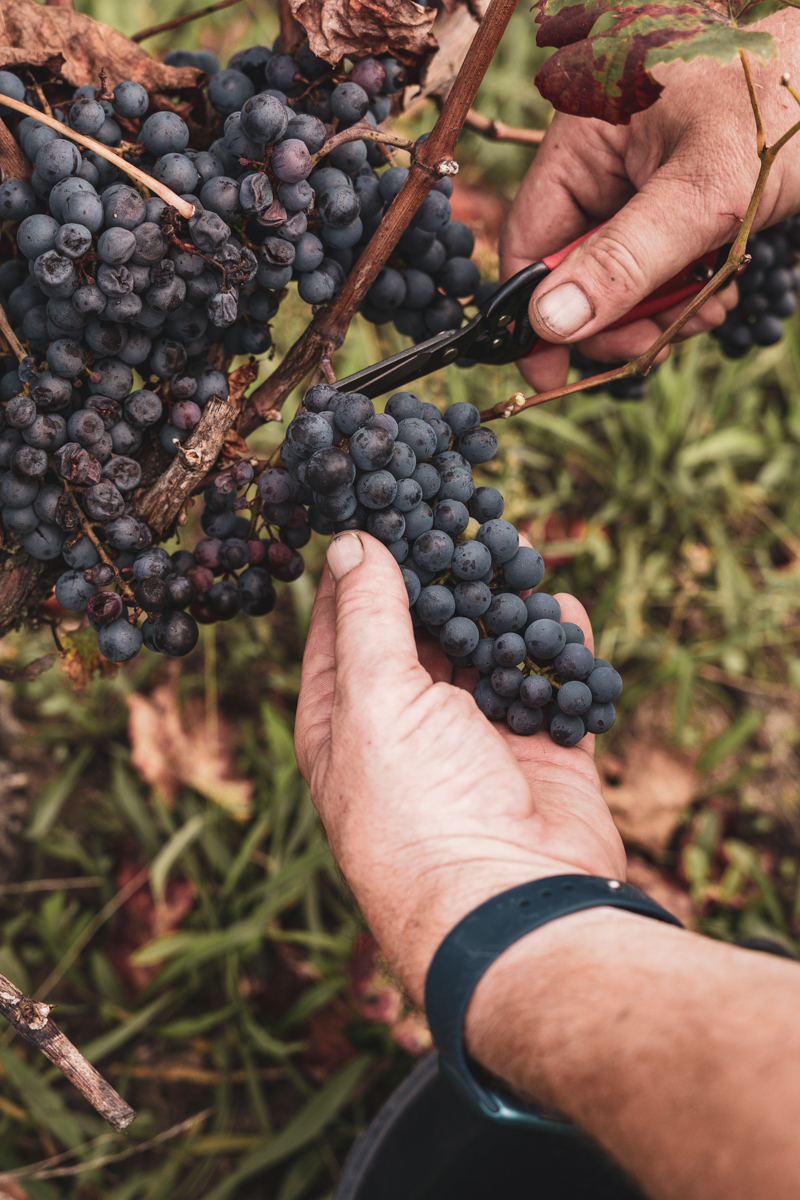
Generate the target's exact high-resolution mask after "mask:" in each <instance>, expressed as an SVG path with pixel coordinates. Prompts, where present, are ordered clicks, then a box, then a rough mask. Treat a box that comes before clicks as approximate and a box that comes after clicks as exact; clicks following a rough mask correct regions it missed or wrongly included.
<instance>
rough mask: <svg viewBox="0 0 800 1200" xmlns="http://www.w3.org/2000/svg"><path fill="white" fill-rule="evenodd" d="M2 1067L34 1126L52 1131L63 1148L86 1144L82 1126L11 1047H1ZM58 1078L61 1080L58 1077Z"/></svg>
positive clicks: (57, 1094) (0, 1062)
mask: <svg viewBox="0 0 800 1200" xmlns="http://www.w3.org/2000/svg"><path fill="white" fill-rule="evenodd" d="M0 1065H2V1067H3V1070H4V1072H5V1075H6V1078H7V1079H9V1080H10V1081H11V1083H13V1085H14V1087H15V1088H16V1089H17V1091H18V1092H19V1094H20V1097H21V1098H22V1101H23V1104H24V1106H25V1108H26V1109H27V1111H28V1112H29V1113H30V1116H31V1119H32V1120H33V1123H34V1124H35V1125H40V1126H42V1127H43V1128H45V1129H47V1130H49V1132H50V1133H52V1135H53V1137H55V1138H57V1139H58V1141H59V1142H60V1143H61V1145H62V1146H66V1147H69V1148H71V1147H74V1146H80V1145H81V1143H82V1142H83V1141H84V1140H85V1135H84V1132H83V1129H82V1128H81V1125H80V1122H79V1121H78V1119H77V1117H75V1116H74V1115H73V1114H72V1113H71V1112H70V1111H69V1108H68V1107H67V1104H66V1102H65V1100H64V1099H62V1097H61V1095H60V1094H59V1093H58V1092H56V1091H55V1090H54V1089H53V1088H52V1087H50V1085H49V1084H48V1083H47V1081H46V1080H45V1078H44V1076H43V1075H42V1074H41V1073H40V1072H39V1071H37V1070H34V1068H33V1067H31V1066H30V1065H29V1064H28V1063H26V1062H25V1060H24V1059H22V1058H20V1057H19V1055H18V1054H15V1052H14V1051H13V1050H12V1049H11V1048H10V1047H9V1046H0ZM59 1078H61V1076H60V1074H59Z"/></svg>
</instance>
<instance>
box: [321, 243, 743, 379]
mask: <svg viewBox="0 0 800 1200" xmlns="http://www.w3.org/2000/svg"><path fill="white" fill-rule="evenodd" d="M590 233H594V230H591V231H590ZM590 233H586V234H584V235H583V237H580V238H578V239H577V241H574V242H571V243H570V245H569V246H565V247H564V249H563V250H559V251H558V252H557V253H556V254H549V255H548V256H547V257H546V258H543V259H542V260H541V261H540V262H535V263H531V264H530V266H528V267H524V268H523V269H522V270H521V271H518V272H517V274H516V275H513V276H512V277H511V279H509V280H507V281H506V283H504V284H503V285H502V287H499V288H498V289H497V291H496V292H495V293H494V294H493V295H492V296H490V297H489V299H488V300H486V301H485V303H484V304H483V305H482V306H481V308H480V309H479V311H478V314H477V316H475V317H473V318H472V320H471V321H469V322H468V324H466V325H464V326H463V327H462V328H461V329H451V330H447V331H445V332H444V333H437V334H436V336H435V337H432V338H428V340H427V341H425V342H419V343H418V344H417V345H416V346H411V347H410V348H409V349H408V350H402V351H401V352H400V353H399V354H393V355H392V356H391V357H390V358H385V359H383V360H382V361H381V362H379V363H375V364H374V365H373V366H371V367H365V369H364V370H363V371H356V373H355V374H354V375H348V376H347V378H346V379H340V380H338V381H337V383H336V387H337V388H338V389H339V391H343V392H360V393H361V394H362V395H364V396H368V397H369V398H370V399H374V398H375V397H376V396H382V395H383V394H384V393H386V392H394V391H398V390H401V389H402V388H404V387H405V386H406V385H407V384H410V383H413V382H414V381H415V380H416V379H420V378H421V377H422V376H423V375H430V374H431V373H432V372H433V371H438V370H439V368H440V367H445V366H447V365H448V364H449V363H452V362H456V361H457V362H458V365H459V366H473V365H474V364H475V363H488V364H490V365H492V364H500V363H509V362H516V361H517V360H518V359H520V358H526V357H528V356H530V355H532V354H535V353H536V352H537V350H538V349H539V348H541V347H544V346H546V345H548V344H549V343H547V342H543V341H540V339H539V335H538V334H537V333H536V332H535V331H534V329H533V328H532V326H531V323H530V321H529V319H528V304H529V302H530V298H531V296H532V295H533V292H534V290H535V289H536V288H537V287H538V286H539V284H540V283H541V282H542V280H543V279H546V278H547V276H548V275H549V274H550V272H551V271H552V270H553V269H554V268H555V267H557V266H558V265H559V263H561V262H563V260H564V259H565V258H566V257H567V255H568V254H569V253H570V252H571V251H572V250H574V249H575V247H576V246H580V244H581V243H582V242H584V241H585V240H586V238H588V237H589V236H590ZM720 253H721V252H720V251H717V250H712V251H711V252H710V253H708V254H705V255H704V256H703V257H702V258H698V259H697V260H696V261H695V262H693V263H690V264H689V266H687V267H685V268H684V269H683V270H682V271H680V272H679V273H678V274H677V275H675V276H674V278H672V279H670V280H668V282H667V283H665V284H663V285H662V286H661V287H660V288H658V289H657V290H656V291H655V292H653V293H652V294H651V295H650V296H648V297H647V299H646V300H643V301H642V303H641V304H637V306H636V307H635V308H634V309H632V310H631V311H630V312H629V313H626V315H625V316H624V317H622V318H621V319H620V320H619V321H616V322H614V324H613V325H610V326H609V329H618V328H620V327H621V326H624V325H629V324H630V323H631V322H632V321H636V320H639V319H640V318H641V317H651V316H654V315H655V314H656V313H660V312H664V311H665V310H666V309H668V308H671V307H672V306H673V305H674V304H680V303H681V301H683V300H688V299H689V298H690V297H691V296H695V295H696V294H697V293H698V292H699V291H701V289H702V288H703V287H705V285H706V283H708V281H709V279H710V278H711V277H712V275H713V274H714V271H715V268H716V266H717V262H718V258H719V256H720Z"/></svg>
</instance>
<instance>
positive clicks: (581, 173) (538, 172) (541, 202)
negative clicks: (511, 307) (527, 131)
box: [500, 113, 633, 280]
mask: <svg viewBox="0 0 800 1200" xmlns="http://www.w3.org/2000/svg"><path fill="white" fill-rule="evenodd" d="M628 138H629V131H628V130H627V129H626V128H624V127H620V128H618V129H613V128H611V127H610V126H608V125H605V124H604V123H603V122H601V121H593V120H586V119H585V118H582V117H569V116H565V115H564V114H562V113H556V115H555V117H554V119H553V122H552V124H551V125H550V128H549V129H548V130H547V133H546V134H545V136H544V140H543V141H542V144H541V146H540V147H539V149H538V151H537V152H536V158H535V160H534V162H533V165H532V166H531V167H530V169H529V171H528V173H527V175H526V176H525V178H524V180H523V182H522V186H521V187H520V189H519V192H518V193H517V196H516V198H515V200H514V204H513V206H512V209H511V213H510V214H509V217H508V221H507V222H506V227H505V229H504V231H503V236H502V238H501V242H500V277H501V279H502V280H505V279H507V278H508V277H509V276H510V275H514V274H515V273H516V272H517V271H520V270H522V268H523V267H526V266H528V265H529V264H530V263H532V262H538V261H539V259H541V258H544V256H545V255H547V254H553V253H555V251H557V250H561V249H563V247H564V246H568V245H569V243H570V242H574V241H575V239H576V238H578V237H581V236H582V234H584V233H586V232H587V231H588V230H590V229H592V228H594V226H595V225H597V224H598V222H600V221H603V220H605V219H606V218H607V217H609V216H611V215H612V214H613V213H615V212H616V211H617V210H618V209H619V208H620V207H621V206H622V205H623V204H624V203H625V202H626V201H627V200H628V199H629V198H630V196H631V195H632V194H633V186H632V184H631V183H630V181H629V180H628V178H627V176H626V174H625V170H624V166H623V162H622V157H621V148H622V147H623V146H624V145H625V144H626V143H627V141H628Z"/></svg>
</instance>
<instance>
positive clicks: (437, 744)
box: [295, 533, 625, 999]
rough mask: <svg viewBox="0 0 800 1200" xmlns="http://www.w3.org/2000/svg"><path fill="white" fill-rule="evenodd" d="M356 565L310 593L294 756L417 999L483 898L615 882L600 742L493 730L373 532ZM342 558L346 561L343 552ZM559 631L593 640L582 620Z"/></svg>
mask: <svg viewBox="0 0 800 1200" xmlns="http://www.w3.org/2000/svg"><path fill="white" fill-rule="evenodd" d="M345 538H351V539H356V540H357V542H358V543H359V544H360V546H361V547H362V548H363V562H362V563H361V564H360V565H357V566H354V567H353V568H352V569H351V570H347V573H346V574H344V575H342V576H341V578H340V579H339V581H338V582H337V583H335V584H332V582H331V580H330V578H329V577H328V575H327V573H326V575H325V578H324V579H323V581H322V584H321V585H320V589H319V593H318V596H317V600H316V603H315V606H314V612H313V615H312V620H311V629H310V632H309V637H308V643H307V647H306V653H305V658H304V663H303V679H302V684H301V691H300V701H299V706H298V714H297V727H296V738H295V740H296V748H297V756H298V762H299V763H300V767H301V770H302V771H303V774H304V776H305V777H306V779H307V780H308V782H309V785H310V787H311V792H312V796H313V798H314V802H315V804H316V805H317V808H318V810H319V813H320V816H321V818H322V821H323V823H324V825H325V828H326V830H327V833H328V836H329V838H330V842H331V847H332V849H333V852H334V854H335V855H336V858H337V860H338V862H339V864H340V866H341V868H342V870H343V872H344V875H345V877H346V878H347V881H348V883H349V884H350V886H351V887H352V889H353V891H354V893H355V895H356V897H357V899H358V901H359V903H360V904H361V906H362V909H363V911H364V913H365V916H366V917H367V920H368V921H369V922H370V925H371V927H372V929H373V931H374V933H375V935H376V936H377V938H378V940H379V941H380V943H381V945H382V947H383V949H384V951H385V953H386V954H387V956H388V958H389V960H390V962H391V963H392V966H393V968H394V969H395V970H396V971H397V973H398V974H399V976H400V977H401V978H402V979H403V981H404V983H405V984H406V986H408V987H409V989H410V991H411V992H412V994H413V995H414V996H415V997H416V998H417V999H419V998H420V997H421V995H422V989H423V985H424V978H425V973H426V971H427V967H428V964H429V962H430V959H431V957H432V955H433V953H434V951H435V950H436V947H437V946H438V944H439V942H440V941H441V940H442V938H443V937H444V936H445V934H446V933H447V932H448V931H449V930H450V929H451V928H452V927H453V925H455V924H456V922H457V921H458V920H459V919H460V918H461V917H462V916H464V915H465V914H466V913H467V912H469V911H470V910H471V909H472V908H474V907H475V906H476V905H477V904H480V903H481V902H482V901H483V900H485V899H487V898H488V897H490V896H492V895H494V894H496V893H498V892H500V891H503V890H504V889H506V888H508V887H513V886H514V885H516V884H519V883H523V882H526V881H527V880H530V879H536V878H542V877H544V876H548V875H554V874H563V873H566V872H573V871H585V872H587V873H592V874H600V875H607V876H613V877H617V878H619V877H622V876H623V875H624V869H625V856H624V851H623V849H622V844H621V841H620V839H619V835H618V834H617V832H616V829H615V828H614V825H613V822H612V820H611V817H610V815H609V812H608V809H607V808H606V806H605V803H604V802H603V798H602V793H601V790H600V785H599V780H598V777H597V772H596V770H595V767H594V761H593V753H594V746H593V742H594V739H593V738H591V737H587V738H585V739H584V742H582V743H581V745H580V746H578V747H575V748H572V749H564V748H562V747H559V746H557V745H555V744H554V743H553V742H552V741H551V740H550V738H549V737H547V736H546V735H536V736H534V737H530V738H522V737H518V736H516V735H515V734H512V733H511V732H510V731H509V730H507V729H506V728H505V727H500V726H496V725H493V724H492V723H491V722H489V721H488V720H487V719H486V718H485V717H484V716H483V714H482V713H481V712H480V711H479V710H478V708H477V706H476V705H475V702H474V701H473V699H472V697H471V694H470V692H471V689H472V687H473V686H474V683H475V679H476V675H475V673H474V672H469V671H457V672H455V673H454V672H453V668H452V665H451V664H450V662H449V661H448V659H447V658H446V656H445V655H444V653H443V652H442V651H441V649H440V648H439V647H438V646H437V645H436V643H435V642H434V640H433V639H432V638H430V637H429V636H428V635H424V636H423V637H421V638H420V640H419V644H418V643H417V641H416V639H415V636H414V631H413V629H412V625H411V619H410V615H409V611H408V601H407V597H406V590H405V585H404V583H403V579H402V575H401V573H400V570H399V568H398V566H397V564H396V563H395V561H394V559H393V558H392V556H391V555H390V554H389V552H388V551H387V550H386V549H385V547H383V546H382V545H381V544H380V543H379V542H377V541H375V540H374V539H373V538H370V537H369V536H368V535H367V534H363V533H361V534H358V535H356V534H347V535H342V538H340V539H337V540H336V541H335V542H334V543H332V545H333V547H334V549H333V550H332V551H329V561H330V563H331V567H332V569H333V570H334V573H336V559H337V549H336V547H337V546H339V547H341V543H342V541H343V540H344V539H345ZM346 550H347V552H348V553H350V554H353V550H354V548H353V547H352V546H349V547H347V548H346ZM561 602H562V607H563V610H564V617H565V619H569V620H573V621H575V622H576V623H578V624H581V625H582V626H583V628H584V631H585V632H586V634H587V642H588V641H589V639H590V637H591V631H590V629H589V627H588V620H587V617H586V614H585V612H584V610H583V608H582V607H581V606H580V605H579V604H578V602H577V601H576V600H574V599H573V598H572V597H568V596H564V597H561Z"/></svg>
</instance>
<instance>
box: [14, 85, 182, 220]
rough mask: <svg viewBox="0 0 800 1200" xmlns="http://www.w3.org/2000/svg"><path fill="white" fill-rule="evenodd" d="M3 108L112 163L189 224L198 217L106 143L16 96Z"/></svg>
mask: <svg viewBox="0 0 800 1200" xmlns="http://www.w3.org/2000/svg"><path fill="white" fill-rule="evenodd" d="M3 105H4V107H6V108H13V109H14V111H15V112H18V113H22V114H23V116H26V117H35V119H36V120H37V121H39V122H40V123H41V124H42V125H47V126H49V128H50V129H55V131H56V133H57V134H59V135H60V136H61V137H63V138H68V139H69V140H70V141H71V142H77V144H78V145H79V146H85V147H86V149H87V150H93V151H94V152H95V154H99V155H100V157H101V158H105V159H107V160H108V162H110V163H113V164H114V166H115V167H118V168H119V170H120V171H124V172H125V174H126V175H129V176H130V178H131V179H135V180H136V181H137V182H138V183H141V184H142V185H143V186H144V187H146V188H148V190H149V191H151V192H155V194H156V195H157V196H160V197H161V199H162V200H163V201H164V202H165V203H166V204H169V205H171V206H172V208H177V210H178V212H179V213H180V214H181V216H182V217H185V218H186V220H187V221H188V219H189V217H191V216H192V215H193V213H194V205H193V204H189V202H188V201H187V200H181V198H180V196H176V195H175V193H174V192H173V191H172V190H171V189H170V188H168V187H165V186H164V184H163V183H159V181H158V180H157V179H153V177H152V175H147V174H145V172H144V171H140V170H139V168H138V167H135V166H134V165H133V163H129V162H126V160H125V159H124V158H123V157H122V155H121V154H118V153H117V152H116V151H115V150H111V149H109V147H108V146H104V145H103V143H102V142H96V141H95V140H94V138H90V137H85V136H84V135H83V134H82V133H76V132H75V130H74V129H70V127H69V125H62V123H61V122H60V121H57V120H56V119H55V117H50V116H48V115H47V113H43V112H39V110H38V108H32V107H31V105H30V104H24V103H23V101H22V100H15V99H14V98H13V96H4V97H3Z"/></svg>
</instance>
